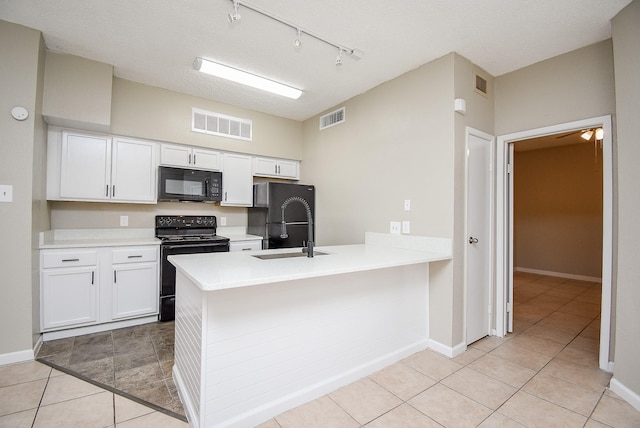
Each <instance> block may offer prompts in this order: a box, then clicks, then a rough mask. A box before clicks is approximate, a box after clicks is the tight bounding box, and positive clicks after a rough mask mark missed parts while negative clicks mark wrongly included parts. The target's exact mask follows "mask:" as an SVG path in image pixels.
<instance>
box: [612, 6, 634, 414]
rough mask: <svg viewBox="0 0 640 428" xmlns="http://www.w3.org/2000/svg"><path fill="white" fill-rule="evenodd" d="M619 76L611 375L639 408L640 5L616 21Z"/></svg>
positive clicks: (614, 33) (614, 34) (625, 12)
mask: <svg viewBox="0 0 640 428" xmlns="http://www.w3.org/2000/svg"><path fill="white" fill-rule="evenodd" d="M612 35H613V50H614V59H615V65H616V66H615V78H616V115H617V187H618V245H617V253H618V261H617V266H616V265H614V270H615V271H617V299H616V308H617V309H616V317H617V320H616V346H615V355H616V359H615V367H614V372H613V377H614V379H615V380H616V381H618V382H620V383H621V384H622V385H624V386H625V387H627V388H629V389H630V390H631V391H632V392H633V393H635V394H636V398H635V400H636V401H635V404H636V407H638V406H640V403H639V401H640V399H639V398H638V397H639V396H640V370H638V361H640V340H638V339H639V338H640V320H639V318H640V263H638V242H640V223H638V219H639V218H640V198H639V197H638V184H639V183H640V169H638V162H639V161H640V141H639V139H638V118H640V103H639V101H638V100H640V49H638V46H639V45H638V41H639V40H640V1H638V0H634V1H633V2H632V3H631V4H630V5H629V6H627V7H626V8H625V9H623V10H622V11H621V12H620V13H619V14H618V15H617V16H616V17H615V18H614V19H613V22H612Z"/></svg>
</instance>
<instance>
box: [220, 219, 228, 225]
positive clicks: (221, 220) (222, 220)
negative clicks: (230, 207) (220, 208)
mask: <svg viewBox="0 0 640 428" xmlns="http://www.w3.org/2000/svg"><path fill="white" fill-rule="evenodd" d="M226 225H227V218H226V217H220V226H226Z"/></svg>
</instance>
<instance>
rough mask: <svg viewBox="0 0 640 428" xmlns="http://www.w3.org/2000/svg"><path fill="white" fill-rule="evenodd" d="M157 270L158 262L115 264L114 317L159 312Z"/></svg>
mask: <svg viewBox="0 0 640 428" xmlns="http://www.w3.org/2000/svg"><path fill="white" fill-rule="evenodd" d="M157 271H158V264H157V263H130V264H123V265H114V266H113V293H112V304H113V306H112V313H111V318H112V319H114V320H117V319H120V318H131V317H135V316H140V315H150V314H154V313H157V312H158V299H159V294H158V287H157V283H158V276H157Z"/></svg>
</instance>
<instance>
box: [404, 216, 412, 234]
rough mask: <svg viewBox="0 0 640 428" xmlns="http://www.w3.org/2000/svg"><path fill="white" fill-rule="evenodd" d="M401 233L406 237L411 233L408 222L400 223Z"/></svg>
mask: <svg viewBox="0 0 640 428" xmlns="http://www.w3.org/2000/svg"><path fill="white" fill-rule="evenodd" d="M402 233H404V234H405V235H408V234H410V233H411V223H410V222H409V221H408V220H405V221H403V222H402Z"/></svg>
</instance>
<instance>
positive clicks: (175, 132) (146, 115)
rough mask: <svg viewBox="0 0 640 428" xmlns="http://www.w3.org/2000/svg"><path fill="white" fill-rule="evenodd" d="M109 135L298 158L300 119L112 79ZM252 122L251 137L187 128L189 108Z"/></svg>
mask: <svg viewBox="0 0 640 428" xmlns="http://www.w3.org/2000/svg"><path fill="white" fill-rule="evenodd" d="M112 102H113V104H112V109H111V131H110V132H111V133H113V134H117V135H125V136H129V137H141V138H148V139H151V140H158V141H168V142H174V143H180V144H188V145H192V146H201V147H210V148H215V149H219V150H227V151H232V152H242V153H250V154H257V155H264V156H275V157H281V158H286V159H296V160H300V159H301V158H302V124H301V122H298V121H295V120H291V119H284V118H281V117H276V116H271V115H268V114H265V113H260V112H256V111H253V110H247V109H243V108H240V107H234V106H230V105H227V104H222V103H217V102H215V101H211V100H207V99H204V98H198V97H193V96H190V95H185V94H180V93H177V92H172V91H168V90H166V89H160V88H156V87H153V86H147V85H143V84H141V83H136V82H131V81H129V80H123V79H118V78H114V79H113V101H112ZM192 107H196V108H199V109H203V110H208V111H214V112H217V113H222V114H226V115H229V116H234V117H240V118H245V119H251V120H252V121H253V141H251V142H247V141H243V140H235V139H231V138H223V137H216V136H213V135H206V134H201V133H197V132H191V108H192Z"/></svg>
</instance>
